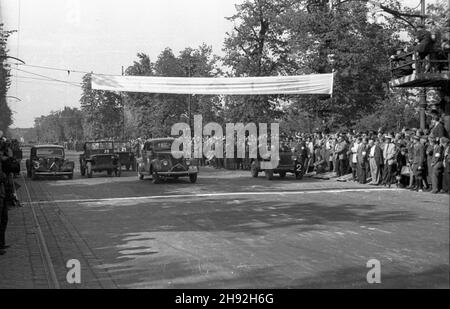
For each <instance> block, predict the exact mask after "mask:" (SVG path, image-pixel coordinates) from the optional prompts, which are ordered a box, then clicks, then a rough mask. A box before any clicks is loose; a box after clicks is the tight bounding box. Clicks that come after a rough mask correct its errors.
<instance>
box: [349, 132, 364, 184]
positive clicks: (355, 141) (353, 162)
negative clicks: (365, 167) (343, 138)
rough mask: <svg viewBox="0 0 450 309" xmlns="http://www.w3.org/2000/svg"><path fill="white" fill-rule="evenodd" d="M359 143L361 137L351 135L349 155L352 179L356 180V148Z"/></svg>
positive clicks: (357, 175)
mask: <svg viewBox="0 0 450 309" xmlns="http://www.w3.org/2000/svg"><path fill="white" fill-rule="evenodd" d="M360 144H361V137H359V136H358V137H356V136H355V137H353V141H352V144H351V146H350V151H349V155H350V156H351V157H350V164H351V168H352V180H353V181H357V180H358V177H359V174H358V149H359V146H360Z"/></svg>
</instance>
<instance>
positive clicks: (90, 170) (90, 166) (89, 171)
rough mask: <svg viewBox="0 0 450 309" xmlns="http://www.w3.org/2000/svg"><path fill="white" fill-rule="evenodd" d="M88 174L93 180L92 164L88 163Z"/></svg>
mask: <svg viewBox="0 0 450 309" xmlns="http://www.w3.org/2000/svg"><path fill="white" fill-rule="evenodd" d="M86 173H87V176H88V178H92V163H91V162H88V164H86Z"/></svg>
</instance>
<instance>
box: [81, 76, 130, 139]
mask: <svg viewBox="0 0 450 309" xmlns="http://www.w3.org/2000/svg"><path fill="white" fill-rule="evenodd" d="M82 89H83V93H82V95H81V98H80V104H81V111H82V112H83V119H84V123H83V128H84V136H85V137H86V138H89V139H104V138H117V137H119V136H121V135H122V130H123V108H122V104H123V102H122V98H121V96H120V94H118V93H115V92H111V91H101V90H93V89H92V88H91V75H90V74H86V75H84V76H83V84H82Z"/></svg>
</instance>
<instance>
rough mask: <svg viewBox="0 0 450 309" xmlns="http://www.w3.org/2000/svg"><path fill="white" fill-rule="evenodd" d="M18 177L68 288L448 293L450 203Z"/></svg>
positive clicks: (125, 178)
mask: <svg viewBox="0 0 450 309" xmlns="http://www.w3.org/2000/svg"><path fill="white" fill-rule="evenodd" d="M69 157H71V158H76V154H74V153H70V154H69ZM17 181H18V182H19V183H20V184H21V185H22V186H23V187H22V188H21V189H20V195H21V199H22V201H23V202H24V204H25V206H27V207H28V206H29V207H32V208H33V209H34V211H35V213H36V216H37V218H38V221H39V224H40V227H41V229H42V234H43V236H44V239H45V243H46V246H47V248H48V253H49V257H50V260H51V264H52V266H53V267H54V271H55V274H56V277H57V280H58V281H59V284H60V286H61V287H62V288H73V287H76V288H105V287H106V288H110V287H112V288H114V287H118V288H422V287H427V288H448V287H449V196H448V195H443V194H438V195H433V194H430V193H416V192H411V191H407V190H401V189H396V188H392V189H388V188H385V187H372V186H364V185H359V184H355V183H352V182H347V183H341V182H336V181H333V180H329V181H324V180H314V179H308V178H306V179H303V180H295V178H294V177H292V176H287V177H286V178H285V179H279V178H275V179H274V180H273V181H268V180H266V179H265V178H264V177H263V176H260V177H259V178H257V179H255V178H251V177H250V173H249V172H243V171H224V170H214V169H211V168H203V169H201V173H200V174H199V178H198V182H197V183H196V184H191V183H190V182H189V180H188V179H179V180H176V181H175V180H174V181H168V182H166V183H162V184H152V182H151V180H150V179H149V178H147V179H145V180H143V181H140V180H138V178H137V175H136V174H135V172H123V173H122V177H120V178H119V177H108V176H106V173H105V174H94V177H93V178H91V179H88V178H85V177H81V176H80V173H79V168H78V166H77V168H76V173H75V177H74V179H73V180H67V179H49V178H47V179H40V180H37V181H31V180H29V179H25V178H23V179H18V180H17ZM27 192H28V193H29V199H30V200H31V201H28V196H27ZM71 259H77V260H78V261H80V263H81V284H79V285H70V284H69V283H67V280H66V275H67V272H68V268H67V265H66V263H67V261H69V260H71ZM371 259H377V260H378V261H379V262H380V263H381V268H380V275H381V283H380V284H369V283H368V282H367V278H366V277H367V273H368V272H369V271H370V270H371V269H370V268H368V266H367V263H368V261H369V260H371Z"/></svg>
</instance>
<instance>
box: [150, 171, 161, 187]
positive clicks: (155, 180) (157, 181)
mask: <svg viewBox="0 0 450 309" xmlns="http://www.w3.org/2000/svg"><path fill="white" fill-rule="evenodd" d="M159 180H160V177H159V175H158V174H157V173H156V172H153V173H152V182H153V183H154V184H157V183H159Z"/></svg>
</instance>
